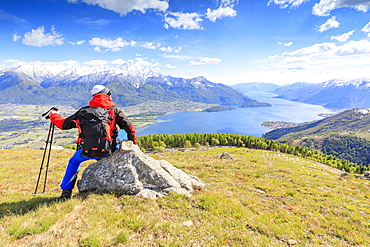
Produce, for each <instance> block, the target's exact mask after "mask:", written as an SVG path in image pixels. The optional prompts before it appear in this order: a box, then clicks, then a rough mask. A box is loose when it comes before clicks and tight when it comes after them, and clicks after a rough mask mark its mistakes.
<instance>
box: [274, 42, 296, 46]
mask: <svg viewBox="0 0 370 247" xmlns="http://www.w3.org/2000/svg"><path fill="white" fill-rule="evenodd" d="M277 43H278V44H279V45H283V46H291V45H293V42H287V43H282V42H277Z"/></svg>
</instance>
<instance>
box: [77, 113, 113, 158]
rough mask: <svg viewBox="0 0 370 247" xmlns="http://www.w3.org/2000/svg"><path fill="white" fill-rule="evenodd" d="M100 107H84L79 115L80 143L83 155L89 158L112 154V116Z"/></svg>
mask: <svg viewBox="0 0 370 247" xmlns="http://www.w3.org/2000/svg"><path fill="white" fill-rule="evenodd" d="M108 111H109V110H107V109H104V108H100V107H84V108H82V109H81V110H80V111H79V113H78V120H79V125H78V129H79V138H78V143H79V144H80V147H81V148H82V153H83V154H84V155H85V156H87V157H89V158H96V157H103V156H107V155H110V154H112V146H113V139H112V137H111V136H110V126H109V123H111V120H113V118H112V116H111V115H109V113H108Z"/></svg>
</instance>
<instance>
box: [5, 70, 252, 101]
mask: <svg viewBox="0 0 370 247" xmlns="http://www.w3.org/2000/svg"><path fill="white" fill-rule="evenodd" d="M96 84H102V85H105V86H107V87H108V88H109V89H110V90H111V91H112V93H113V95H112V97H113V100H114V101H115V102H116V103H117V104H118V105H121V106H129V105H135V104H139V103H142V102H145V101H148V100H160V101H165V102H168V101H175V100H187V101H194V102H203V103H211V104H225V105H234V104H246V103H250V102H256V101H255V100H252V99H250V98H248V97H247V96H246V95H244V94H243V93H241V92H239V91H236V90H235V89H233V88H231V87H229V86H226V85H224V84H221V83H212V82H210V81H208V80H207V79H206V78H204V77H201V76H200V77H195V78H192V79H184V78H179V77H171V76H164V75H162V74H160V73H157V72H155V71H153V70H151V69H143V68H140V67H138V66H135V65H134V64H126V65H124V66H120V67H109V66H75V67H70V66H69V67H68V68H65V69H58V70H55V68H54V67H47V66H46V67H40V66H19V67H16V68H11V69H4V70H0V103H18V104H68V105H72V106H75V107H78V106H82V105H85V104H86V102H87V101H88V100H89V99H90V98H91V94H90V90H91V88H92V87H93V86H94V85H96Z"/></svg>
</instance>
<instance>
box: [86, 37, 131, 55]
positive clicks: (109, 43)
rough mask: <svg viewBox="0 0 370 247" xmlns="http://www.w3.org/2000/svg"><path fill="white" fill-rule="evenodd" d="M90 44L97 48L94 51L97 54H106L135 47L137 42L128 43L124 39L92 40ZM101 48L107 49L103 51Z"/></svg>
mask: <svg viewBox="0 0 370 247" xmlns="http://www.w3.org/2000/svg"><path fill="white" fill-rule="evenodd" d="M89 44H90V45H92V46H95V48H94V50H95V51H96V52H106V51H114V52H118V51H120V50H121V48H123V47H126V46H135V45H136V42H135V41H131V42H127V41H125V40H123V39H122V38H117V39H115V40H110V39H101V38H92V39H91V40H90V41H89ZM101 47H102V48H105V50H104V51H102V50H101Z"/></svg>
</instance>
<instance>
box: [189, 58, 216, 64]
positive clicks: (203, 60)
mask: <svg viewBox="0 0 370 247" xmlns="http://www.w3.org/2000/svg"><path fill="white" fill-rule="evenodd" d="M219 63H221V58H212V57H200V58H199V61H190V62H189V65H207V64H219Z"/></svg>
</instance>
